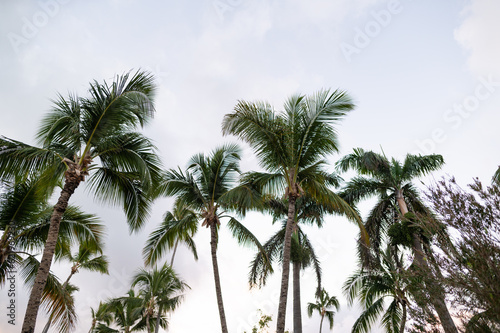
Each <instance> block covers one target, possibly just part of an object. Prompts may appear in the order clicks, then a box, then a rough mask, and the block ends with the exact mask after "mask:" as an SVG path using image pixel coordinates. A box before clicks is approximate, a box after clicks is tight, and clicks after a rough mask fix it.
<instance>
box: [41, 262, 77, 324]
mask: <svg viewBox="0 0 500 333" xmlns="http://www.w3.org/2000/svg"><path fill="white" fill-rule="evenodd" d="M75 272H76V270H75V266H73V267H72V268H71V273H70V274H69V276H68V278H67V279H66V281H64V283H63V285H62V290H63V292H65V291H66V286H67V285H68V283H69V280H70V279H71V277H72V276H73V274H75ZM50 325H52V315H50V317H49V320H48V321H47V324H45V327H44V328H43V331H42V333H47V332H48V331H49V328H50Z"/></svg>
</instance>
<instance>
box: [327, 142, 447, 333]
mask: <svg viewBox="0 0 500 333" xmlns="http://www.w3.org/2000/svg"><path fill="white" fill-rule="evenodd" d="M443 164H444V161H443V157H442V156H441V155H424V156H421V155H410V154H408V155H407V156H406V158H405V160H404V162H403V163H401V162H399V161H397V160H395V159H392V160H391V161H389V160H388V159H387V158H386V157H385V156H384V155H380V154H377V153H374V152H372V151H364V150H363V149H360V148H358V149H355V150H354V152H353V153H352V154H349V155H347V156H345V157H344V158H342V159H341V160H340V161H339V162H338V163H337V167H338V168H339V169H340V170H341V171H347V170H348V169H354V170H355V171H357V172H358V173H359V174H360V176H357V177H354V178H353V179H351V180H350V181H349V182H348V183H347V185H346V187H345V189H344V190H343V193H342V197H343V198H344V199H345V200H346V201H347V202H349V203H350V204H357V203H358V202H359V201H361V200H363V199H365V198H368V197H371V196H377V197H378V202H377V203H376V204H375V207H374V208H373V210H372V212H371V214H370V216H369V217H368V219H367V221H366V223H365V227H366V229H367V231H368V232H369V233H370V239H372V241H373V243H374V244H376V245H377V246H378V249H376V252H380V251H379V248H380V244H381V241H380V239H381V237H383V235H384V233H387V230H388V229H389V227H390V223H394V219H393V216H394V211H395V209H394V207H395V205H396V206H397V207H398V209H399V212H398V216H397V219H398V220H403V219H402V217H404V219H405V220H414V218H413V217H414V215H412V214H408V213H409V208H410V209H412V211H413V213H422V214H426V215H431V213H430V211H429V209H428V208H427V207H426V206H425V204H424V203H423V202H422V200H421V198H420V196H419V193H418V190H417V188H416V187H415V186H414V185H413V183H412V181H413V180H414V179H415V178H418V177H421V176H423V175H426V174H428V173H429V172H431V171H435V170H437V169H439V168H441V166H442V165H443ZM396 227H397V225H396ZM419 229H420V225H418V223H416V222H412V223H410V228H409V232H410V233H411V235H409V237H410V240H409V242H408V245H409V246H410V247H411V249H412V252H413V255H414V259H413V263H414V264H415V265H414V267H418V269H419V271H420V273H421V274H422V276H427V277H430V276H431V275H432V274H431V270H430V267H429V264H428V258H427V257H426V254H425V253H424V245H423V243H424V240H423V239H422V236H421V235H419ZM420 230H421V229H420ZM427 280H428V282H427V286H426V287H427V289H429V290H430V289H432V290H434V291H435V293H436V296H434V297H431V300H430V301H431V303H432V305H433V307H434V309H435V310H436V312H437V314H438V316H439V319H440V320H441V324H442V326H443V329H444V330H445V332H446V333H457V329H456V327H455V324H454V322H453V319H452V318H451V315H450V313H449V311H448V308H447V306H446V303H445V301H444V297H445V295H444V290H443V289H442V288H441V287H440V286H438V285H435V283H434V282H432V281H431V279H427Z"/></svg>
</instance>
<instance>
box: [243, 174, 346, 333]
mask: <svg viewBox="0 0 500 333" xmlns="http://www.w3.org/2000/svg"><path fill="white" fill-rule="evenodd" d="M339 181H340V178H339ZM296 204H297V207H296V211H295V218H294V226H293V233H292V243H291V250H290V262H291V263H292V285H293V331H294V333H301V332H302V313H301V297H300V271H301V269H305V268H307V267H309V266H311V265H312V266H313V269H314V271H315V273H316V279H317V282H318V287H317V294H318V295H319V293H320V292H321V267H320V262H319V259H318V258H317V256H316V254H315V251H314V248H313V246H312V244H311V242H310V241H309V239H308V237H307V235H306V234H305V233H304V232H303V231H302V229H301V228H300V225H301V224H315V225H317V226H318V227H320V228H321V227H322V226H323V222H324V216H325V215H326V214H328V213H335V211H334V208H335V207H328V206H325V205H320V204H318V203H317V202H316V201H315V200H313V199H312V198H311V197H310V196H307V195H304V196H302V197H300V198H298V199H297V203H296ZM262 209H263V210H264V211H268V212H270V213H271V214H272V216H273V223H276V222H277V221H280V222H281V223H282V226H283V227H282V229H280V230H278V231H277V232H276V233H275V234H274V235H273V236H271V238H270V239H269V240H268V241H267V242H266V243H265V244H264V245H263V248H264V250H265V251H266V252H265V253H266V254H267V257H268V258H269V260H270V261H271V262H273V261H279V262H282V261H283V244H284V240H285V233H286V222H287V220H286V219H287V213H288V202H287V201H286V200H281V199H267V200H266V201H265V204H264V205H263V207H262ZM283 217H284V218H285V219H284V220H283ZM266 259H267V258H265V257H264V254H263V253H261V252H259V253H257V254H256V255H255V258H254V260H253V261H252V264H251V266H250V274H249V282H250V286H259V287H260V286H262V285H264V284H265V283H266V279H267V276H268V275H269V273H272V271H271V270H270V269H269V266H268V265H266Z"/></svg>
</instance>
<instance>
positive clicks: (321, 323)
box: [319, 315, 325, 333]
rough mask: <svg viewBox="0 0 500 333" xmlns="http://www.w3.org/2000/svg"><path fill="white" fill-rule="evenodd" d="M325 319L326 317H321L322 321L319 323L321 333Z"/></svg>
mask: <svg viewBox="0 0 500 333" xmlns="http://www.w3.org/2000/svg"><path fill="white" fill-rule="evenodd" d="M323 319H325V315H321V321H320V322H319V333H321V330H322V329H323Z"/></svg>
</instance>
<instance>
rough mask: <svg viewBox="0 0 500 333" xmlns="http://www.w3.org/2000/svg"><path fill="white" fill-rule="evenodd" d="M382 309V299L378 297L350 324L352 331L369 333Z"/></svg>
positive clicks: (353, 332) (354, 332)
mask: <svg viewBox="0 0 500 333" xmlns="http://www.w3.org/2000/svg"><path fill="white" fill-rule="evenodd" d="M383 310H384V299H383V298H380V299H378V300H377V301H376V302H375V303H373V304H372V305H371V306H370V307H369V308H367V309H366V310H364V311H363V312H362V313H361V315H360V316H359V318H358V319H357V320H356V321H355V322H354V325H353V326H352V330H351V332H352V333H369V332H370V329H371V327H372V326H373V324H374V323H375V322H376V321H377V319H378V318H379V317H380V314H381V313H382V312H383Z"/></svg>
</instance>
